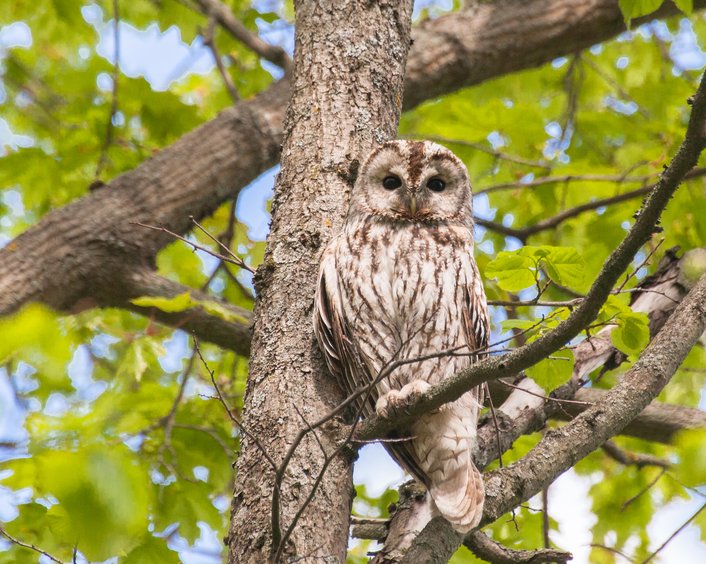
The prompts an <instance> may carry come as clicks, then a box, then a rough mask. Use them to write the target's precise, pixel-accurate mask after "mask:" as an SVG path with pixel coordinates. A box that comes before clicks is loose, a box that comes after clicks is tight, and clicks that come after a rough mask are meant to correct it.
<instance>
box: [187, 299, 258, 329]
mask: <svg viewBox="0 0 706 564" xmlns="http://www.w3.org/2000/svg"><path fill="white" fill-rule="evenodd" d="M196 303H197V304H198V305H200V306H201V307H202V308H203V309H204V310H205V311H206V313H209V314H211V315H213V316H215V317H220V318H221V319H223V320H224V321H229V322H230V323H244V324H247V323H248V320H247V319H246V318H245V317H243V316H242V315H238V314H237V313H235V312H234V311H232V310H230V309H229V308H228V307H226V305H225V304H222V303H220V302H217V301H215V300H199V301H198V302H196Z"/></svg>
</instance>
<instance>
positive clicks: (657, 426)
mask: <svg viewBox="0 0 706 564" xmlns="http://www.w3.org/2000/svg"><path fill="white" fill-rule="evenodd" d="M607 394H608V392H607V391H606V390H597V389H595V388H584V389H581V390H579V391H578V392H576V395H575V396H574V398H575V399H577V400H579V401H585V402H589V403H592V404H599V403H600V402H601V401H603V399H604V398H605V396H606V395H607ZM586 409H587V407H586V406H582V405H579V404H563V405H562V409H559V410H557V411H556V412H555V413H554V415H553V417H555V418H556V419H563V420H565V421H568V420H570V419H572V418H575V417H578V416H579V415H580V414H581V413H583V412H584V411H586ZM699 428H706V411H701V410H700V409H696V408H692V407H684V406H682V405H673V404H669V403H662V402H657V401H655V402H652V403H651V404H650V405H648V406H647V407H645V409H644V410H643V411H642V413H640V414H639V415H638V416H637V417H635V419H633V420H632V421H630V423H628V425H627V426H626V427H625V428H624V429H623V430H622V432H621V433H622V434H623V435H629V436H631V437H637V438H638V439H645V440H647V441H656V442H660V443H665V444H669V443H671V442H672V441H673V439H674V435H675V434H676V433H678V432H679V431H683V430H684V429H699Z"/></svg>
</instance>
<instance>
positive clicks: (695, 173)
mask: <svg viewBox="0 0 706 564" xmlns="http://www.w3.org/2000/svg"><path fill="white" fill-rule="evenodd" d="M660 174H661V173H660V172H653V173H650V174H645V175H641V176H625V175H624V174H565V175H562V176H540V177H539V178H534V179H532V180H528V181H526V182H523V181H519V182H506V183H503V184H495V185H493V186H488V187H487V188H481V189H480V190H476V191H474V192H473V195H474V196H477V195H479V194H488V193H490V192H497V191H500V190H514V189H518V188H522V189H524V188H536V187H537V186H544V185H545V184H561V183H570V182H608V183H612V184H623V183H640V184H645V183H646V182H651V181H654V180H655V179H656V178H657V177H659V175H660ZM704 175H706V167H700V168H695V169H694V170H692V171H690V172H689V173H687V174H686V175H685V176H684V179H685V180H689V179H692V178H698V177H701V176H704Z"/></svg>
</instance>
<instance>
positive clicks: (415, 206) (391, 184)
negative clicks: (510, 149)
mask: <svg viewBox="0 0 706 564" xmlns="http://www.w3.org/2000/svg"><path fill="white" fill-rule="evenodd" d="M348 213H349V219H350V218H360V217H369V216H371V215H373V216H378V217H381V218H385V219H390V220H397V221H403V222H420V223H430V222H442V223H455V224H463V225H468V226H470V225H471V224H472V197H471V183H470V181H469V179H468V171H467V170H466V167H465V166H464V164H463V163H462V162H461V160H460V159H459V158H458V157H457V156H456V155H454V154H453V153H452V152H451V151H449V150H448V149H447V148H446V147H442V146H441V145H438V144H436V143H432V142H431V141H389V142H387V143H385V144H383V145H380V146H379V147H377V148H376V149H373V150H372V151H371V153H370V154H369V155H368V157H367V158H366V159H365V161H364V162H363V165H362V166H361V168H360V169H359V171H358V178H357V180H356V183H355V186H354V187H353V193H352V194H351V207H350V211H349V212H348Z"/></svg>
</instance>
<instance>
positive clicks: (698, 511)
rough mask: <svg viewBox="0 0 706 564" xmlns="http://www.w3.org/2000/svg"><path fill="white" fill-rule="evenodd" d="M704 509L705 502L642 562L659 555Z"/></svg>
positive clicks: (643, 562) (644, 562)
mask: <svg viewBox="0 0 706 564" xmlns="http://www.w3.org/2000/svg"><path fill="white" fill-rule="evenodd" d="M704 509H706V503H704V504H703V505H702V506H701V507H699V509H698V510H697V511H696V513H694V514H693V515H692V516H691V517H689V518H688V519H687V520H686V521H685V522H684V524H683V525H682V526H681V527H679V528H678V529H677V530H676V531H674V532H673V533H672V534H671V535H670V536H669V538H668V539H667V540H666V541H664V542H663V543H662V544H661V545H660V547H659V548H658V549H657V550H655V551H654V552H653V553H652V554H650V555H649V556H648V557H647V558H645V559H644V560H643V561H642V562H641V563H640V564H647V562H649V561H650V560H652V559H653V558H654V557H655V556H657V554H659V552H660V551H661V550H662V549H663V548H664V547H665V546H667V545H668V544H669V543H670V542H671V541H672V540H673V539H674V537H676V536H677V535H678V534H679V533H681V532H682V531H683V530H684V529H685V528H686V527H687V526H688V525H689V523H691V522H692V521H693V520H694V519H696V517H698V515H699V513H701V512H702V511H703V510H704Z"/></svg>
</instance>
